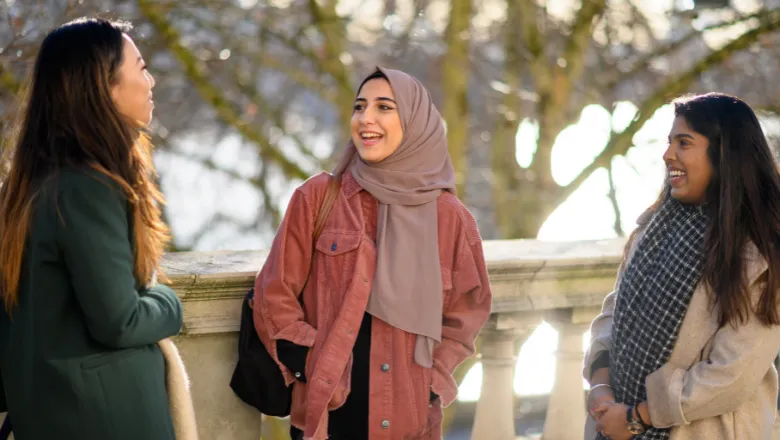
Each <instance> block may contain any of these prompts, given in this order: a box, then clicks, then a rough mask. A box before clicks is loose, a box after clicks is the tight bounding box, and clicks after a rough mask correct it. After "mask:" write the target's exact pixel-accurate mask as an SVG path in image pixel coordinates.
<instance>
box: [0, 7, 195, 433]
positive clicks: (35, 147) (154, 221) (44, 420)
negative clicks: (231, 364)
mask: <svg viewBox="0 0 780 440" xmlns="http://www.w3.org/2000/svg"><path fill="white" fill-rule="evenodd" d="M129 30H130V26H129V25H128V24H125V23H120V22H110V21H106V20H102V19H79V20H76V21H73V22H71V23H68V24H65V25H62V26H60V27H58V28H57V29H55V30H54V31H52V32H51V33H50V34H49V35H48V36H47V37H46V38H45V39H44V41H43V43H42V45H41V47H40V50H39V52H38V55H37V58H36V61H35V66H34V69H33V71H32V75H31V78H30V81H29V84H28V88H27V89H28V91H27V96H26V98H25V100H24V108H23V112H22V114H21V118H20V121H19V123H18V125H17V127H16V130H15V131H14V132H13V133H12V135H11V136H10V137H9V138H8V140H7V143H6V145H5V146H4V147H5V148H4V150H5V151H4V153H5V157H4V161H3V165H2V166H3V168H2V169H3V176H2V187H0V295H2V299H3V304H4V310H5V313H2V314H0V370H1V371H2V382H3V385H4V387H5V395H6V397H7V403H8V411H9V414H10V416H11V418H12V420H13V429H14V436H15V438H16V439H17V440H37V439H40V440H43V439H53V438H63V439H94V440H99V439H100V440H103V439H127V440H131V439H132V440H137V439H161V440H162V439H174V438H176V434H175V432H174V431H175V429H174V424H173V422H172V416H171V411H170V410H169V393H168V392H167V390H166V364H165V361H164V357H163V353H162V352H161V348H160V347H163V350H164V351H166V352H168V355H170V353H169V351H170V350H169V349H171V347H170V345H168V346H167V348H166V346H165V344H160V345H158V342H159V341H161V340H163V339H165V338H167V337H169V336H172V335H175V334H177V333H178V332H179V330H180V328H181V325H182V310H181V303H180V302H179V299H178V298H177V296H176V294H175V292H173V290H171V289H170V288H168V287H166V286H163V285H159V284H156V281H155V280H156V275H155V274H156V273H157V271H158V270H159V264H160V258H161V256H162V254H163V249H164V247H165V244H166V241H167V240H168V229H167V227H166V226H165V224H164V223H163V222H162V221H161V219H160V208H159V204H160V203H162V202H163V197H162V195H161V193H160V192H159V190H158V189H157V187H156V186H155V183H154V166H153V163H152V157H151V145H150V143H149V140H148V137H147V136H146V135H144V134H143V133H142V132H141V131H140V130H141V129H142V128H143V127H144V126H145V125H147V124H148V123H149V122H150V120H151V117H152V109H153V107H154V104H153V102H152V88H153V87H154V79H153V78H152V76H151V75H150V74H149V72H148V71H147V70H146V65H145V64H144V60H143V58H142V57H141V54H140V52H139V51H138V48H137V47H136V46H135V44H134V43H133V40H132V39H131V38H130V37H129V36H128V34H127V33H128V32H129ZM173 355H174V356H176V354H175V352H174V353H173ZM176 366H177V365H170V363H169V365H168V367H169V369H170V368H173V369H174V371H173V372H171V371H169V374H172V373H174V374H175V373H176V371H175V367H176ZM179 373H183V371H179ZM184 404H185V405H186V404H187V402H184ZM189 428H191V429H194V426H190V427H189ZM179 432H181V431H179ZM183 437H187V438H193V437H192V436H191V435H190V434H188V435H186V436H184V435H183V436H182V437H180V438H183Z"/></svg>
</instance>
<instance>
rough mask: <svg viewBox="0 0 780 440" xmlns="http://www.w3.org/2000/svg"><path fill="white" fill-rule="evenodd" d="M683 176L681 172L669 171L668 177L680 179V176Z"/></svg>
mask: <svg viewBox="0 0 780 440" xmlns="http://www.w3.org/2000/svg"><path fill="white" fill-rule="evenodd" d="M684 175H685V173H684V172H682V171H677V170H672V171H669V176H670V177H680V176H684Z"/></svg>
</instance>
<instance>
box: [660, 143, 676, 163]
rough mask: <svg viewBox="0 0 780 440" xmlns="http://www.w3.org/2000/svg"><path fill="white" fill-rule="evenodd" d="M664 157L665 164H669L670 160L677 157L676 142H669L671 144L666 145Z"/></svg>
mask: <svg viewBox="0 0 780 440" xmlns="http://www.w3.org/2000/svg"><path fill="white" fill-rule="evenodd" d="M663 159H664V163H665V164H669V162H671V161H673V160H676V159H677V148H676V147H675V146H674V143H669V146H668V147H666V151H664V155H663Z"/></svg>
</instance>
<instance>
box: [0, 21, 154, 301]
mask: <svg viewBox="0 0 780 440" xmlns="http://www.w3.org/2000/svg"><path fill="white" fill-rule="evenodd" d="M130 29H131V26H130V25H129V24H128V23H123V22H113V21H108V20H104V19H87V18H81V19H78V20H74V21H72V22H70V23H67V24H64V25H62V26H60V27H58V28H56V29H54V30H53V31H52V32H51V33H49V34H48V35H47V36H46V38H45V39H44V40H43V43H42V44H41V47H40V49H39V51H38V54H37V57H36V60H35V65H34V67H33V70H32V73H31V75H30V77H29V79H28V80H27V85H26V87H25V89H26V92H25V95H24V96H23V98H22V99H23V102H22V111H21V113H20V116H19V120H18V121H17V123H16V126H15V128H13V129H12V131H11V133H10V135H9V136H6V137H5V138H4V145H3V157H2V165H0V173H1V174H0V179H2V186H0V294H1V295H2V297H3V300H4V302H5V307H6V310H9V311H10V310H11V309H12V308H13V307H14V306H15V305H16V304H17V303H18V287H19V278H20V273H21V267H22V257H23V253H24V246H25V241H26V239H27V235H28V234H29V231H30V221H31V217H32V211H33V206H34V202H35V200H36V198H37V197H38V196H39V193H40V191H41V189H42V186H43V184H44V182H46V181H48V180H49V179H52V178H56V177H57V176H58V174H59V172H60V170H61V169H63V168H65V167H71V168H77V169H94V170H97V171H99V172H101V173H103V174H105V175H106V176H108V177H109V178H111V179H112V180H113V181H115V182H117V183H118V184H119V185H120V187H121V188H122V190H123V192H124V193H125V195H126V196H127V198H128V200H129V203H130V205H131V210H132V216H133V229H134V241H135V256H134V257H135V267H134V273H135V276H136V277H137V278H138V280H139V281H140V282H143V283H147V282H148V281H149V280H150V279H151V278H152V274H153V273H154V271H155V270H159V262H160V259H161V257H162V253H163V250H164V247H165V245H166V243H167V241H168V240H169V233H168V228H167V227H166V225H165V224H164V223H163V222H162V220H161V213H160V208H159V205H160V204H161V203H163V202H164V199H163V197H162V194H161V193H160V191H159V189H158V188H157V186H156V184H155V170H154V164H153V162H152V157H151V153H152V145H151V143H150V142H149V137H148V136H147V135H145V134H143V133H141V132H139V130H138V127H136V126H135V124H134V123H133V122H132V121H129V120H127V118H125V117H123V116H122V115H120V113H119V111H118V110H117V107H116V105H115V104H114V101H113V100H112V98H111V87H112V86H113V85H115V84H116V83H117V82H118V81H119V78H118V73H119V71H118V69H119V66H120V65H121V64H122V61H123V48H124V38H123V35H124V34H125V33H127V32H129V31H130Z"/></svg>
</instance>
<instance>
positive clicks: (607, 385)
mask: <svg viewBox="0 0 780 440" xmlns="http://www.w3.org/2000/svg"><path fill="white" fill-rule="evenodd" d="M599 387H607V388H609V389H610V390H611V389H613V388H612V385H610V384H608V383H597V384H596V385H593V386H592V387H590V390H588V394H590V393H591V391H593V390H595V389H596V388H599Z"/></svg>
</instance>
